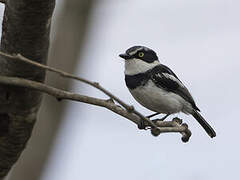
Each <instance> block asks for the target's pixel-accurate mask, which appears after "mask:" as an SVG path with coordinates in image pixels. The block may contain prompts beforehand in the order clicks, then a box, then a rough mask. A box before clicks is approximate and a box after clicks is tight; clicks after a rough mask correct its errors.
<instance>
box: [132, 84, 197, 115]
mask: <svg viewBox="0 0 240 180" xmlns="http://www.w3.org/2000/svg"><path fill="white" fill-rule="evenodd" d="M129 90H130V92H131V94H132V95H133V97H134V98H135V99H136V100H137V101H138V102H139V103H140V104H141V105H143V106H144V107H146V108H148V109H150V110H152V111H155V112H159V113H165V114H174V113H178V112H180V111H182V112H184V113H186V114H189V113H192V110H193V108H192V106H191V104H190V103H188V102H187V101H186V100H184V99H183V98H182V97H181V96H179V95H177V94H175V93H173V92H168V91H165V90H164V89H161V88H158V87H157V86H156V85H155V84H154V83H153V82H152V81H151V80H149V81H148V83H147V84H146V85H145V86H140V87H137V88H136V89H133V90H131V89H129Z"/></svg>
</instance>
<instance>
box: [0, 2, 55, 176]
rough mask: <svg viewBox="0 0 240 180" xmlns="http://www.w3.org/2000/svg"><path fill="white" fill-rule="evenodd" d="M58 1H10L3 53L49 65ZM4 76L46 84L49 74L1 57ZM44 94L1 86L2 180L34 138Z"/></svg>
mask: <svg viewBox="0 0 240 180" xmlns="http://www.w3.org/2000/svg"><path fill="white" fill-rule="evenodd" d="M54 6H55V0H7V1H6V4H5V11H4V18H3V27H2V39H1V47H0V49H1V51H3V52H6V53H9V54H17V53H20V54H21V55H23V56H25V57H27V58H30V59H32V60H35V61H37V62H40V63H46V61H47V56H48V47H49V33H50V25H51V17H52V13H53V10H54ZM0 74H1V75H5V76H17V77H23V78H26V79H31V80H35V81H40V82H43V81H44V79H45V72H44V71H43V70H41V69H38V68H36V67H33V66H31V65H28V64H25V63H22V62H17V60H9V59H7V58H4V57H0ZM41 99H42V95H41V93H39V92H36V91H31V90H28V89H25V88H17V87H10V86H3V85H1V86H0V179H3V178H4V177H5V176H6V175H7V173H8V172H9V170H10V169H11V167H12V166H13V164H14V163H15V162H16V161H17V160H18V158H19V156H20V154H21V153H22V151H23V150H24V148H25V146H26V143H27V141H28V139H29V138H30V136H31V132H32V128H33V126H34V123H35V121H36V116H37V111H38V109H39V106H40V103H41Z"/></svg>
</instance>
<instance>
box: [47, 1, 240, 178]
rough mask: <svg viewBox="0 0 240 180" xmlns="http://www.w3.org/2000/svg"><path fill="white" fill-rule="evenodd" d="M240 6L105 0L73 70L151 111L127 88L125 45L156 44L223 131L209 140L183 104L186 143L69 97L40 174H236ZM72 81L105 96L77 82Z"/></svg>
mask: <svg viewBox="0 0 240 180" xmlns="http://www.w3.org/2000/svg"><path fill="white" fill-rule="evenodd" d="M58 2H60V1H58ZM58 5H59V4H58ZM239 7H240V1H237V0H211V1H209V0H201V1H190V0H162V1H155V0H148V1H139V0H131V1H127V0H118V1H117V0H99V1H98V5H97V6H96V8H95V9H94V12H93V14H92V17H91V23H90V33H89V37H88V40H87V41H86V44H85V47H84V49H83V52H84V53H83V55H82V56H81V57H79V58H82V59H84V61H83V63H81V66H79V67H78V68H77V69H78V72H75V74H77V75H79V76H81V77H85V78H88V79H90V80H93V81H98V82H100V83H101V85H103V86H104V87H105V88H107V89H109V90H110V91H111V92H112V93H114V94H115V95H117V96H118V97H120V98H121V99H122V100H124V101H125V102H127V103H129V104H133V105H134V106H135V107H136V108H137V110H139V111H141V112H142V113H144V114H146V115H149V114H151V112H150V111H148V110H146V109H145V108H143V107H141V106H140V105H139V104H138V103H137V102H136V101H135V100H134V99H133V98H132V97H131V95H130V93H129V92H128V90H127V88H126V87H125V82H124V74H123V71H124V62H123V60H121V59H120V58H119V57H118V54H120V53H122V52H124V51H125V50H126V49H127V48H129V47H130V46H133V45H145V46H147V47H150V48H152V49H154V50H155V51H156V52H157V53H158V56H159V57H160V61H161V62H162V63H163V64H165V65H168V66H169V67H171V69H172V70H174V71H175V72H176V74H177V75H178V76H179V78H180V79H181V80H182V81H183V82H184V83H185V85H186V86H187V87H188V88H189V90H190V92H191V93H192V95H193V97H194V99H195V101H196V103H197V105H198V107H199V108H200V109H201V111H202V115H203V116H204V117H205V118H206V119H207V120H208V122H209V123H210V124H211V125H212V126H213V127H214V128H215V130H216V132H217V137H216V138H214V139H210V138H209V137H208V136H207V135H206V133H205V132H204V130H203V129H202V128H201V127H200V126H199V125H198V123H197V122H196V121H195V120H194V119H193V118H192V117H190V116H189V117H188V116H186V115H183V114H182V113H180V114H177V116H178V117H180V118H183V119H184V122H186V123H188V125H189V128H190V129H191V131H192V137H191V139H190V141H189V142H188V143H186V144H184V143H182V141H181V139H180V137H181V136H180V134H163V135H160V136H159V137H153V136H151V134H150V132H149V131H139V130H138V129H137V127H136V126H135V125H134V124H133V123H131V122H130V121H128V120H126V119H124V118H123V117H120V116H118V115H116V114H114V113H112V112H110V111H108V110H105V109H103V108H98V107H94V106H90V105H86V104H81V103H73V102H68V111H67V113H66V114H65V118H66V120H65V121H64V122H65V124H63V125H62V127H61V130H60V132H59V135H58V136H57V141H56V144H55V147H54V150H53V152H52V158H50V160H49V164H48V166H47V167H46V168H45V173H44V175H43V176H42V180H66V179H71V180H73V179H85V180H92V179H105V180H111V179H114V180H123V179H124V180H133V179H138V180H146V179H149V180H153V179H168V180H175V179H186V180H192V179H195V180H202V179H204V180H210V179H211V180H212V179H218V180H225V179H237V178H239V163H240V156H239V152H240V144H239V140H238V137H239V127H240V122H239V100H240V96H239V92H240V85H239V78H240V72H239V71H240V68H239V66H240V63H239V59H240V53H239V51H240V49H239V45H240V33H239V32H240V21H239V17H240V11H239ZM69 33H71V32H69ZM72 90H73V91H74V92H79V93H81V94H86V95H90V96H97V97H105V96H104V95H102V93H100V92H98V91H97V90H95V89H93V88H90V87H88V86H87V85H82V84H80V83H78V82H75V83H74V86H73V88H72ZM172 117H174V116H172ZM169 119H170V118H169Z"/></svg>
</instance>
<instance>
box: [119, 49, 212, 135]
mask: <svg viewBox="0 0 240 180" xmlns="http://www.w3.org/2000/svg"><path fill="white" fill-rule="evenodd" d="M119 56H120V57H121V58H123V59H125V82H126V85H127V87H128V89H129V91H130V92H131V94H132V95H133V97H134V98H135V99H136V100H137V101H138V102H139V103H140V104H141V105H143V106H144V107H146V108H148V109H150V110H152V111H154V112H156V113H155V114H154V115H156V114H159V113H163V114H166V116H165V117H164V118H163V119H165V118H166V117H167V116H168V115H170V114H175V113H178V112H183V113H185V114H191V115H192V116H193V117H194V118H195V119H196V120H197V121H198V122H199V123H200V125H201V126H202V127H203V128H204V129H205V131H206V132H207V133H208V135H209V136H210V137H212V138H213V137H215V136H216V133H215V131H214V130H213V128H212V127H211V126H210V125H209V124H208V123H207V122H206V120H205V119H204V118H203V117H202V116H201V115H200V114H199V111H200V110H199V108H198V107H197V106H196V104H195V102H194V100H193V98H192V96H191V94H190V92H189V91H188V89H187V88H186V87H185V86H184V84H183V83H182V82H181V81H180V80H179V78H178V77H177V76H176V74H174V72H173V71H172V70H171V69H169V68H168V67H167V66H165V65H163V64H161V63H160V62H159V60H158V56H157V54H156V53H155V52H154V51H153V50H152V49H149V48H147V47H144V46H133V47H131V48H129V49H128V50H127V51H126V52H125V53H124V54H120V55H119Z"/></svg>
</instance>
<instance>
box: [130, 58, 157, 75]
mask: <svg viewBox="0 0 240 180" xmlns="http://www.w3.org/2000/svg"><path fill="white" fill-rule="evenodd" d="M159 64H160V63H159V61H154V62H152V63H147V62H144V61H142V60H140V59H136V58H134V59H129V60H126V61H125V74H126V75H135V74H139V73H144V72H146V71H148V70H149V69H152V68H154V67H155V66H157V65H159Z"/></svg>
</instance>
